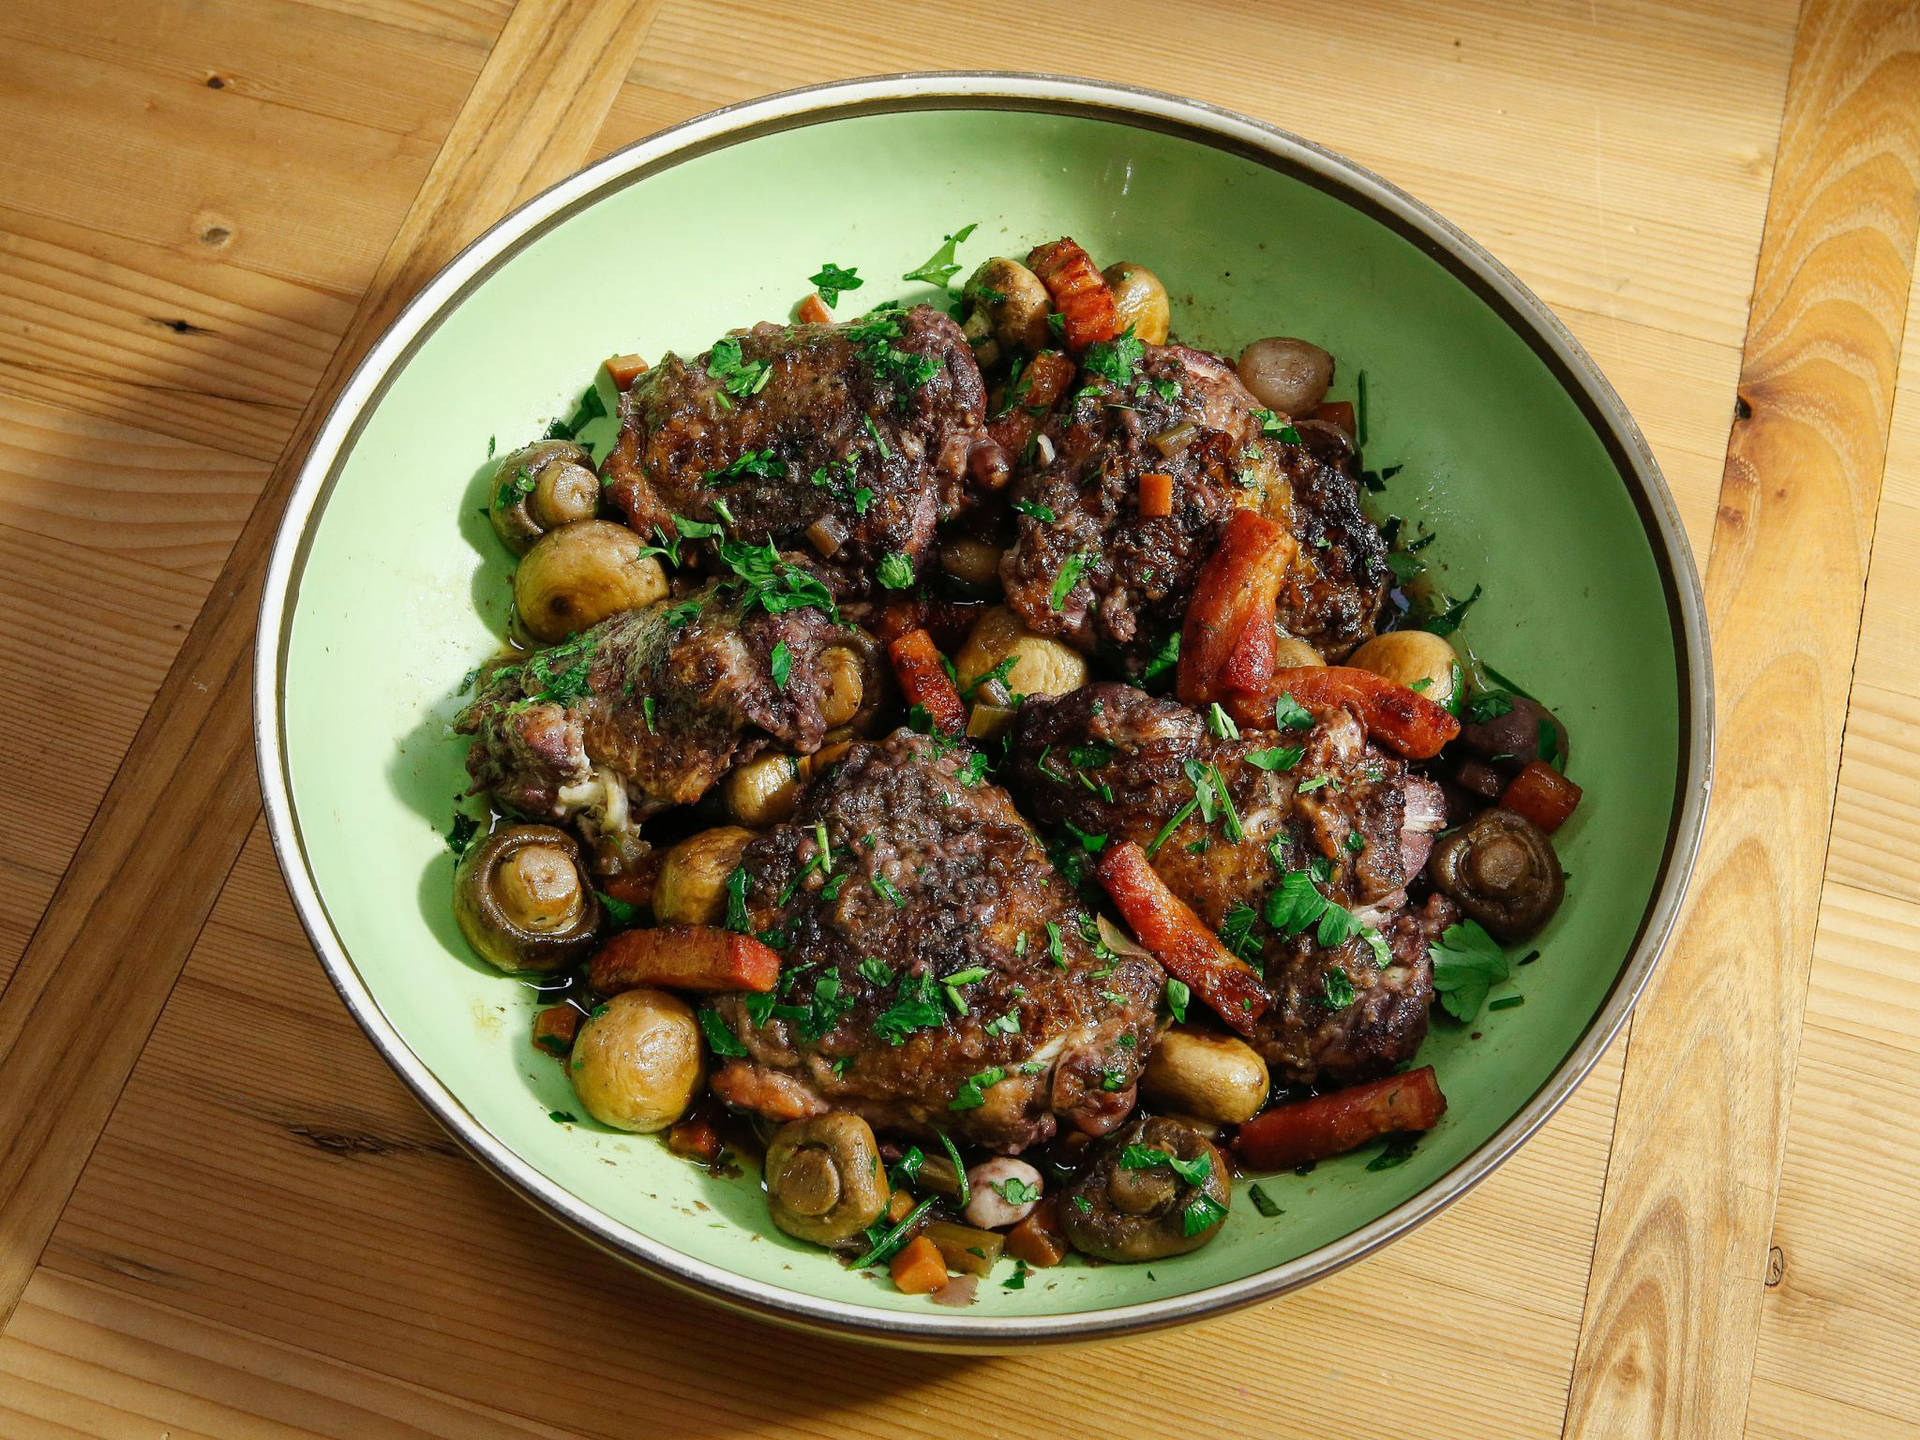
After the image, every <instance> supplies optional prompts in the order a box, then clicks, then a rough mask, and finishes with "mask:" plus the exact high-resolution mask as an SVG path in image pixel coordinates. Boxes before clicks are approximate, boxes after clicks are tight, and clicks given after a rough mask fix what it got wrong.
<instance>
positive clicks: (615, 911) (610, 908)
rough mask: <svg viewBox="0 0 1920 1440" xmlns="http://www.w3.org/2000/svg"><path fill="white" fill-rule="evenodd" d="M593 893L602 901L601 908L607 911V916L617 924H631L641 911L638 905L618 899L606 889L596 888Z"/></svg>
mask: <svg viewBox="0 0 1920 1440" xmlns="http://www.w3.org/2000/svg"><path fill="white" fill-rule="evenodd" d="M593 895H594V898H595V899H596V900H598V901H599V902H600V906H601V908H602V909H604V910H605V911H606V912H607V918H608V919H610V920H611V921H613V923H614V924H616V925H631V924H632V923H633V921H634V917H635V916H636V915H638V914H639V913H640V907H639V906H638V905H629V904H628V903H627V902H626V901H624V900H621V899H617V898H616V897H614V896H612V895H609V894H607V892H606V891H604V890H596V891H594V892H593Z"/></svg>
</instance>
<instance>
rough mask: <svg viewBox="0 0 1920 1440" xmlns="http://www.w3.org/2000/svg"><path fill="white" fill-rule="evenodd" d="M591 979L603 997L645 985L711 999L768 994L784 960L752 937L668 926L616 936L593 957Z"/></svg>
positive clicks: (699, 927) (709, 928) (707, 928)
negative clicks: (727, 994)
mask: <svg viewBox="0 0 1920 1440" xmlns="http://www.w3.org/2000/svg"><path fill="white" fill-rule="evenodd" d="M589 978H590V980H591V982H592V985H593V988H594V989H595V990H596V991H598V992H599V993H600V994H602V995H617V994H618V993H619V992H620V991H622V990H637V989H638V988H640V987H641V986H642V985H662V986H665V987H666V988H667V989H669V990H696V991H699V992H700V993H702V994H710V995H718V994H722V993H725V992H727V991H737V990H751V991H756V992H758V993H760V994H765V993H766V992H767V991H769V990H771V989H773V987H774V985H775V984H776V983H777V982H778V981H779V979H780V957H779V956H778V955H777V954H775V953H774V952H773V951H772V950H770V949H768V948H767V947H766V946H765V945H763V944H761V943H760V942H759V941H758V940H756V939H754V938H753V937H752V936H751V935H736V934H734V933H733V932H732V931H731V930H720V929H716V928H715V927H714V926H712V925H662V926H660V927H659V928H658V929H655V930H623V931H621V932H620V933H619V934H618V935H615V936H614V937H613V938H612V939H611V940H609V941H607V943H606V944H604V945H602V946H601V947H600V951H599V953H598V954H597V955H595V956H594V957H593V965H592V968H591V970H590V972H589Z"/></svg>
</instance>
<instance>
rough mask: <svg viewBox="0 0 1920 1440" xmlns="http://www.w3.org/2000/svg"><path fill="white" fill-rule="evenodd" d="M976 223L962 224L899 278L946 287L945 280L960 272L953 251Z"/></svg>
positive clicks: (971, 232)
mask: <svg viewBox="0 0 1920 1440" xmlns="http://www.w3.org/2000/svg"><path fill="white" fill-rule="evenodd" d="M978 223H979V222H978V221H976V222H974V224H972V225H962V226H961V227H960V228H959V229H958V230H956V231H955V232H954V233H953V234H951V235H948V236H946V237H945V241H944V243H943V244H942V245H941V246H940V248H939V249H938V250H936V251H934V252H933V254H932V255H930V256H928V257H927V258H926V259H925V260H923V261H922V262H921V263H920V264H918V265H916V266H914V267H913V269H911V270H909V271H907V273H906V274H904V275H902V276H901V277H900V278H901V279H902V280H924V281H926V283H927V284H929V285H938V286H939V287H940V288H941V289H943V290H944V289H946V287H947V282H948V281H949V280H951V279H953V277H954V276H956V275H958V274H959V273H960V262H959V261H957V260H956V259H954V252H955V251H957V250H958V249H959V248H960V246H961V244H962V242H964V241H965V240H966V238H967V237H968V236H969V235H971V234H973V232H974V230H975V228H976V227H977V226H978Z"/></svg>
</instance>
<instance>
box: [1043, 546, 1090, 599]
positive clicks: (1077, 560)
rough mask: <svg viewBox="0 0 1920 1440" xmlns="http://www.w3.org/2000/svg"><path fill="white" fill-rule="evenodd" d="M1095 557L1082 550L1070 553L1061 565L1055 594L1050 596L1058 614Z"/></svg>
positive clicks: (1054, 590) (1055, 582) (1054, 588)
mask: <svg viewBox="0 0 1920 1440" xmlns="http://www.w3.org/2000/svg"><path fill="white" fill-rule="evenodd" d="M1093 558H1094V557H1093V556H1092V554H1091V553H1089V552H1087V551H1084V550H1082V551H1080V552H1079V553H1077V554H1073V555H1069V556H1068V557H1067V560H1066V563H1065V564H1064V565H1062V566H1061V567H1060V574H1059V575H1058V576H1057V577H1056V578H1055V579H1054V582H1053V594H1052V595H1051V596H1050V597H1049V599H1050V601H1051V604H1052V607H1053V612H1054V613H1055V614H1056V615H1057V614H1059V613H1060V611H1061V610H1062V609H1063V608H1065V606H1066V603H1067V597H1068V596H1069V595H1071V594H1072V593H1073V587H1074V586H1075V585H1078V584H1079V583H1080V576H1081V573H1082V572H1083V571H1084V570H1085V569H1086V568H1087V565H1088V564H1089V563H1090V562H1091V561H1092V560H1093Z"/></svg>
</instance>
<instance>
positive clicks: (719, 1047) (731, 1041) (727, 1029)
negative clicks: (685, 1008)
mask: <svg viewBox="0 0 1920 1440" xmlns="http://www.w3.org/2000/svg"><path fill="white" fill-rule="evenodd" d="M695 1013H696V1015H697V1016H698V1018H699V1021H700V1031H701V1033H702V1034H704V1035H705V1036H706V1037H707V1048H708V1049H709V1050H711V1051H713V1053H714V1054H716V1055H723V1056H727V1057H730V1058H733V1059H740V1058H743V1057H744V1056H745V1055H746V1053H747V1047H746V1046H745V1045H743V1044H741V1043H740V1037H739V1036H738V1035H735V1034H734V1033H733V1027H732V1026H731V1025H729V1024H727V1017H726V1016H724V1015H722V1014H721V1013H720V1012H719V1011H718V1010H716V1009H714V1008H713V1007H712V1006H711V1005H702V1006H701V1007H700V1009H699V1010H698V1011H696V1012H695Z"/></svg>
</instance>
